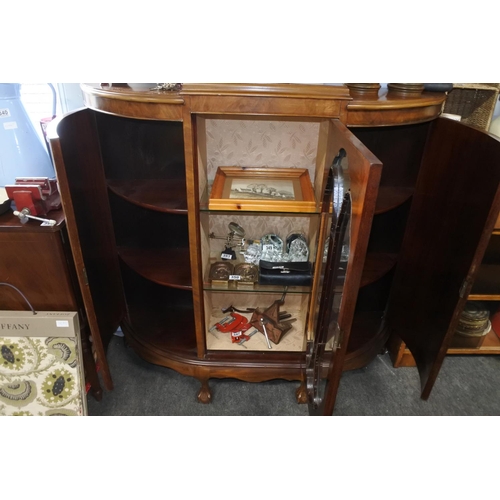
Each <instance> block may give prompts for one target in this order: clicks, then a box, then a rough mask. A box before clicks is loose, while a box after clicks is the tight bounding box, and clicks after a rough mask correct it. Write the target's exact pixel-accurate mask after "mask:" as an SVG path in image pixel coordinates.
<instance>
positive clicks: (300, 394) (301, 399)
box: [295, 382, 307, 405]
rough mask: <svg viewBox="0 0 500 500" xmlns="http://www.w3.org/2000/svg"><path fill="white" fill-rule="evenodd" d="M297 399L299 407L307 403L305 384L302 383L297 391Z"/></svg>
mask: <svg viewBox="0 0 500 500" xmlns="http://www.w3.org/2000/svg"><path fill="white" fill-rule="evenodd" d="M295 397H296V398H297V403H298V404H299V405H304V404H306V403H307V390H306V384H305V382H301V383H300V385H299V387H298V388H297V390H296V391H295Z"/></svg>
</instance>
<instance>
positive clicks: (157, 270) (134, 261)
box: [118, 247, 192, 290]
mask: <svg viewBox="0 0 500 500" xmlns="http://www.w3.org/2000/svg"><path fill="white" fill-rule="evenodd" d="M118 255H119V256H120V257H121V259H122V260H123V262H125V264H127V265H128V266H129V267H130V268H131V269H133V270H134V271H135V272H136V273H137V274H139V275H141V276H142V277H143V278H146V279H148V280H150V281H153V282H154V283H158V284H159V285H164V286H169V287H172V288H181V289H183V290H190V289H192V286H191V271H190V265H189V250H188V249H187V248H147V249H144V248H124V247H120V248H118Z"/></svg>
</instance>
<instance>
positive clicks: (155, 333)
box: [122, 299, 196, 359]
mask: <svg viewBox="0 0 500 500" xmlns="http://www.w3.org/2000/svg"><path fill="white" fill-rule="evenodd" d="M122 328H123V329H124V331H125V333H126V334H127V335H130V337H131V338H132V340H133V341H134V342H136V343H137V344H138V345H139V347H138V352H139V354H141V355H142V356H144V357H146V358H151V357H153V358H154V357H155V356H156V357H158V356H160V357H161V356H165V355H166V356H167V357H168V358H175V357H176V356H180V357H182V358H186V359H189V358H191V359H195V358H196V337H195V327H194V313H193V310H192V308H191V309H189V307H187V306H186V308H184V309H181V308H179V307H178V306H175V305H169V304H168V303H165V304H164V305H162V307H161V308H158V307H151V306H149V305H148V304H146V299H144V300H143V302H140V301H135V302H134V303H132V304H131V305H130V307H129V318H128V319H126V320H124V321H123V323H122Z"/></svg>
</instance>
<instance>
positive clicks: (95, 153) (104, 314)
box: [51, 109, 125, 389]
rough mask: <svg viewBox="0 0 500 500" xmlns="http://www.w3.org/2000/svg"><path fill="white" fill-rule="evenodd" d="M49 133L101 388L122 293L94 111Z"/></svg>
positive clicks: (76, 115) (66, 120)
mask: <svg viewBox="0 0 500 500" xmlns="http://www.w3.org/2000/svg"><path fill="white" fill-rule="evenodd" d="M57 136H58V137H52V138H51V147H52V151H53V155H54V163H55V166H56V172H57V177H58V182H59V186H60V191H61V198H62V202H63V208H64V211H65V215H66V219H67V225H68V233H69V238H70V242H71V247H72V252H73V257H74V259H75V264H76V267H77V272H78V276H79V282H80V286H81V288H82V295H83V296H84V302H85V308H86V311H87V315H88V317H89V324H90V326H91V332H92V336H93V340H94V347H95V349H96V352H97V356H98V359H99V361H100V363H101V368H102V374H103V379H104V381H105V385H106V388H107V389H111V388H112V381H111V376H110V374H109V368H108V365H107V361H106V355H105V352H106V348H107V346H108V344H109V341H110V339H111V336H112V335H113V333H114V332H115V331H116V329H117V328H118V326H119V323H120V321H121V320H122V319H123V317H124V315H125V299H124V295H123V285H122V281H121V275H120V268H119V263H118V258H117V253H116V245H115V238H114V233H113V226H112V222H111V213H110V208H109V202H108V195H107V187H106V182H105V178H104V171H103V166H102V159H101V154H100V148H99V137H98V131H97V127H96V123H95V117H94V112H93V111H91V110H88V109H84V110H81V111H77V112H74V113H71V114H69V115H67V116H65V117H64V118H63V119H62V120H61V121H60V123H59V124H58V127H57Z"/></svg>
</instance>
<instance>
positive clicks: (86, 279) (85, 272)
mask: <svg viewBox="0 0 500 500" xmlns="http://www.w3.org/2000/svg"><path fill="white" fill-rule="evenodd" d="M82 274H83V278H84V280H85V284H86V285H87V286H88V284H89V278H88V276H87V270H86V269H85V268H84V267H83V268H82Z"/></svg>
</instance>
